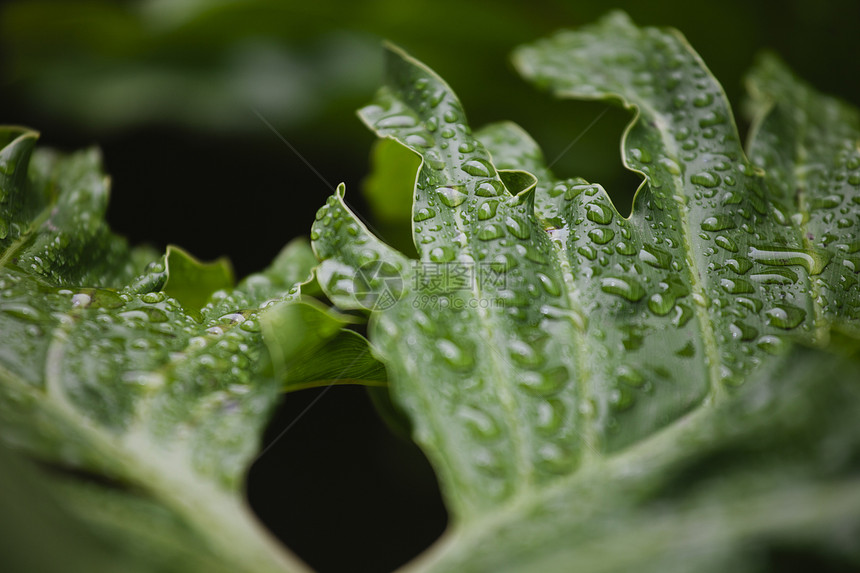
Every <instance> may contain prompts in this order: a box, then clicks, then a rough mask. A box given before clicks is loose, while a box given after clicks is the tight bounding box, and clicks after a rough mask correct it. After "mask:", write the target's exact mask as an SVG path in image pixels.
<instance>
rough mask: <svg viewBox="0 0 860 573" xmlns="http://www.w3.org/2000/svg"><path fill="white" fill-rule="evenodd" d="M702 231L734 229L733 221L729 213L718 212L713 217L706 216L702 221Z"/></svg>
mask: <svg viewBox="0 0 860 573" xmlns="http://www.w3.org/2000/svg"><path fill="white" fill-rule="evenodd" d="M701 226H702V230H703V231H724V230H726V229H734V228H735V226H736V225H735V221H734V219H732V216H731V215H726V214H719V215H714V216H713V217H708V218H707V219H705V220H704V221H702V225H701Z"/></svg>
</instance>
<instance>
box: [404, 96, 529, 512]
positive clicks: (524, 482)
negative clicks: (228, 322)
mask: <svg viewBox="0 0 860 573" xmlns="http://www.w3.org/2000/svg"><path fill="white" fill-rule="evenodd" d="M460 113H461V114H462V113H463V112H462V110H461V111H460ZM475 142H476V144H477V146H478V149H483V150H484V152H485V153H486V154H487V158H488V159H489V160H490V161H492V158H491V157H490V153H489V151H487V150H486V148H484V145H483V144H482V143H481V142H480V141H478V140H477V139H475ZM424 165H425V164H424V161H423V158H422V162H421V167H420V169H423V168H424ZM449 175H451V177H452V181H453V180H454V179H453V175H452V174H450V173H449ZM496 177H497V178H498V173H497V174H496ZM498 180H499V182H500V183H502V185H503V186H504V183H503V182H502V181H501V179H500V178H499V179H498ZM506 189H507V188H506ZM509 193H510V192H509ZM470 199H471V196H470ZM502 200H503V201H505V199H504V198H503V199H502ZM451 213H452V218H453V219H454V224H455V226H456V227H457V230H458V231H459V232H461V233H463V234H464V235H466V237H468V238H469V239H470V240H469V241H467V243H466V246H465V247H464V250H467V252H468V254H469V256H470V257H472V260H473V261H477V260H478V259H477V257H476V253H475V252H474V250H473V248H472V242H471V241H472V240H474V238H475V237H474V235H473V234H472V232H471V229H467V228H465V226H464V225H463V221H462V217H461V216H459V215H460V208H459V207H457V208H456V210H455V211H451ZM467 231H469V232H467ZM478 282H479V281H478V280H477V277H476V279H475V280H473V281H472V285H473V286H472V295H473V296H474V297H475V300H483V295H484V291H483V290H482V289H481V286H480V285H479V284H478ZM475 315H476V316H477V317H478V322H479V324H480V325H481V330H482V331H483V333H484V340H487V341H493V343H495V342H497V341H498V336H497V334H496V333H497V331H499V330H501V329H494V328H491V326H492V325H494V324H495V321H493V320H491V319H492V314H491V313H490V312H489V311H487V312H484V309H482V308H480V305H478V308H477V309H475ZM491 344H492V343H491ZM495 346H496V348H492V347H490V349H489V350H490V352H489V354H488V356H489V357H490V359H489V362H490V369H491V370H492V373H493V374H494V376H492V379H491V383H493V385H494V386H495V388H496V391H497V396H498V398H499V403H500V404H501V405H502V408H503V411H504V413H505V414H506V415H507V418H508V420H507V421H508V428H509V429H510V436H511V441H512V442H513V446H514V451H515V452H516V456H517V459H518V463H515V464H514V467H515V471H516V475H517V478H518V479H517V482H516V483H515V486H516V491H521V490H528V489H530V487H531V485H532V484H533V482H534V477H535V471H534V466H533V464H532V462H531V460H530V459H529V456H528V452H527V450H526V441H527V440H526V436H525V432H524V431H523V430H522V428H525V427H527V424H526V423H525V422H526V420H524V419H523V418H522V417H521V416H520V415H519V414H518V411H517V408H516V403H515V401H514V398H513V395H512V394H511V392H510V391H509V390H508V388H507V386H506V383H507V382H508V381H511V382H512V381H513V379H514V378H515V375H516V368H514V367H513V366H512V365H510V364H508V363H507V362H506V361H505V360H504V359H503V358H502V357H501V356H500V353H501V352H502V351H503V350H502V348H503V347H501V346H499V345H498V344H495ZM493 355H495V357H494V356H493ZM503 363H504V364H503ZM505 365H507V366H509V367H510V369H509V371H510V373H511V374H513V376H505V375H504V374H505V371H506V369H505V368H504V366H505ZM476 493H479V492H476ZM479 495H480V494H479ZM514 495H516V493H515V494H514ZM481 497H483V496H480V497H479V499H480V498H481ZM464 517H465V516H464Z"/></svg>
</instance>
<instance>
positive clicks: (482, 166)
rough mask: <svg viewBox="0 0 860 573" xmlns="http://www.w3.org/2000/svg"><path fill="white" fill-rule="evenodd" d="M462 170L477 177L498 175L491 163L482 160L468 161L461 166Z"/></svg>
mask: <svg viewBox="0 0 860 573" xmlns="http://www.w3.org/2000/svg"><path fill="white" fill-rule="evenodd" d="M460 169H462V170H463V171H465V172H466V173H468V174H469V175H473V176H475V177H491V176H493V175H495V174H496V170H495V169H493V166H492V165H491V164H490V162H489V161H487V160H485V159H480V158H475V159H470V160H469V161H466V162H465V163H463V165H461V166H460Z"/></svg>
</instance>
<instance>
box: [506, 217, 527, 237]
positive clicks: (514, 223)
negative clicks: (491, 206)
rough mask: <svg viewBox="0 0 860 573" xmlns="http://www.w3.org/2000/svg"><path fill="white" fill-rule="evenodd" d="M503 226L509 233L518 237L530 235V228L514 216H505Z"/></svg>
mask: <svg viewBox="0 0 860 573" xmlns="http://www.w3.org/2000/svg"><path fill="white" fill-rule="evenodd" d="M505 226H506V227H507V228H508V231H510V232H511V234H513V235H514V236H515V237H518V238H520V239H528V238H529V237H530V236H531V229H530V228H529V226H528V225H527V224H526V223H524V222H523V221H520V220H519V219H516V218H514V217H507V218H506V219H505Z"/></svg>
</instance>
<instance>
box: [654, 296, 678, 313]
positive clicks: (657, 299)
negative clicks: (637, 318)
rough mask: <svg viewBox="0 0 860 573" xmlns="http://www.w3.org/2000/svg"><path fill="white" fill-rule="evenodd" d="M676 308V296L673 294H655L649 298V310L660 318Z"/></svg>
mask: <svg viewBox="0 0 860 573" xmlns="http://www.w3.org/2000/svg"><path fill="white" fill-rule="evenodd" d="M674 306H675V295H674V294H672V293H668V292H666V293H654V294H652V295H651V296H650V297H648V309H649V310H650V311H651V312H653V313H654V314H656V315H658V316H663V315H666V314H668V313H669V311H670V310H672V307H674Z"/></svg>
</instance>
